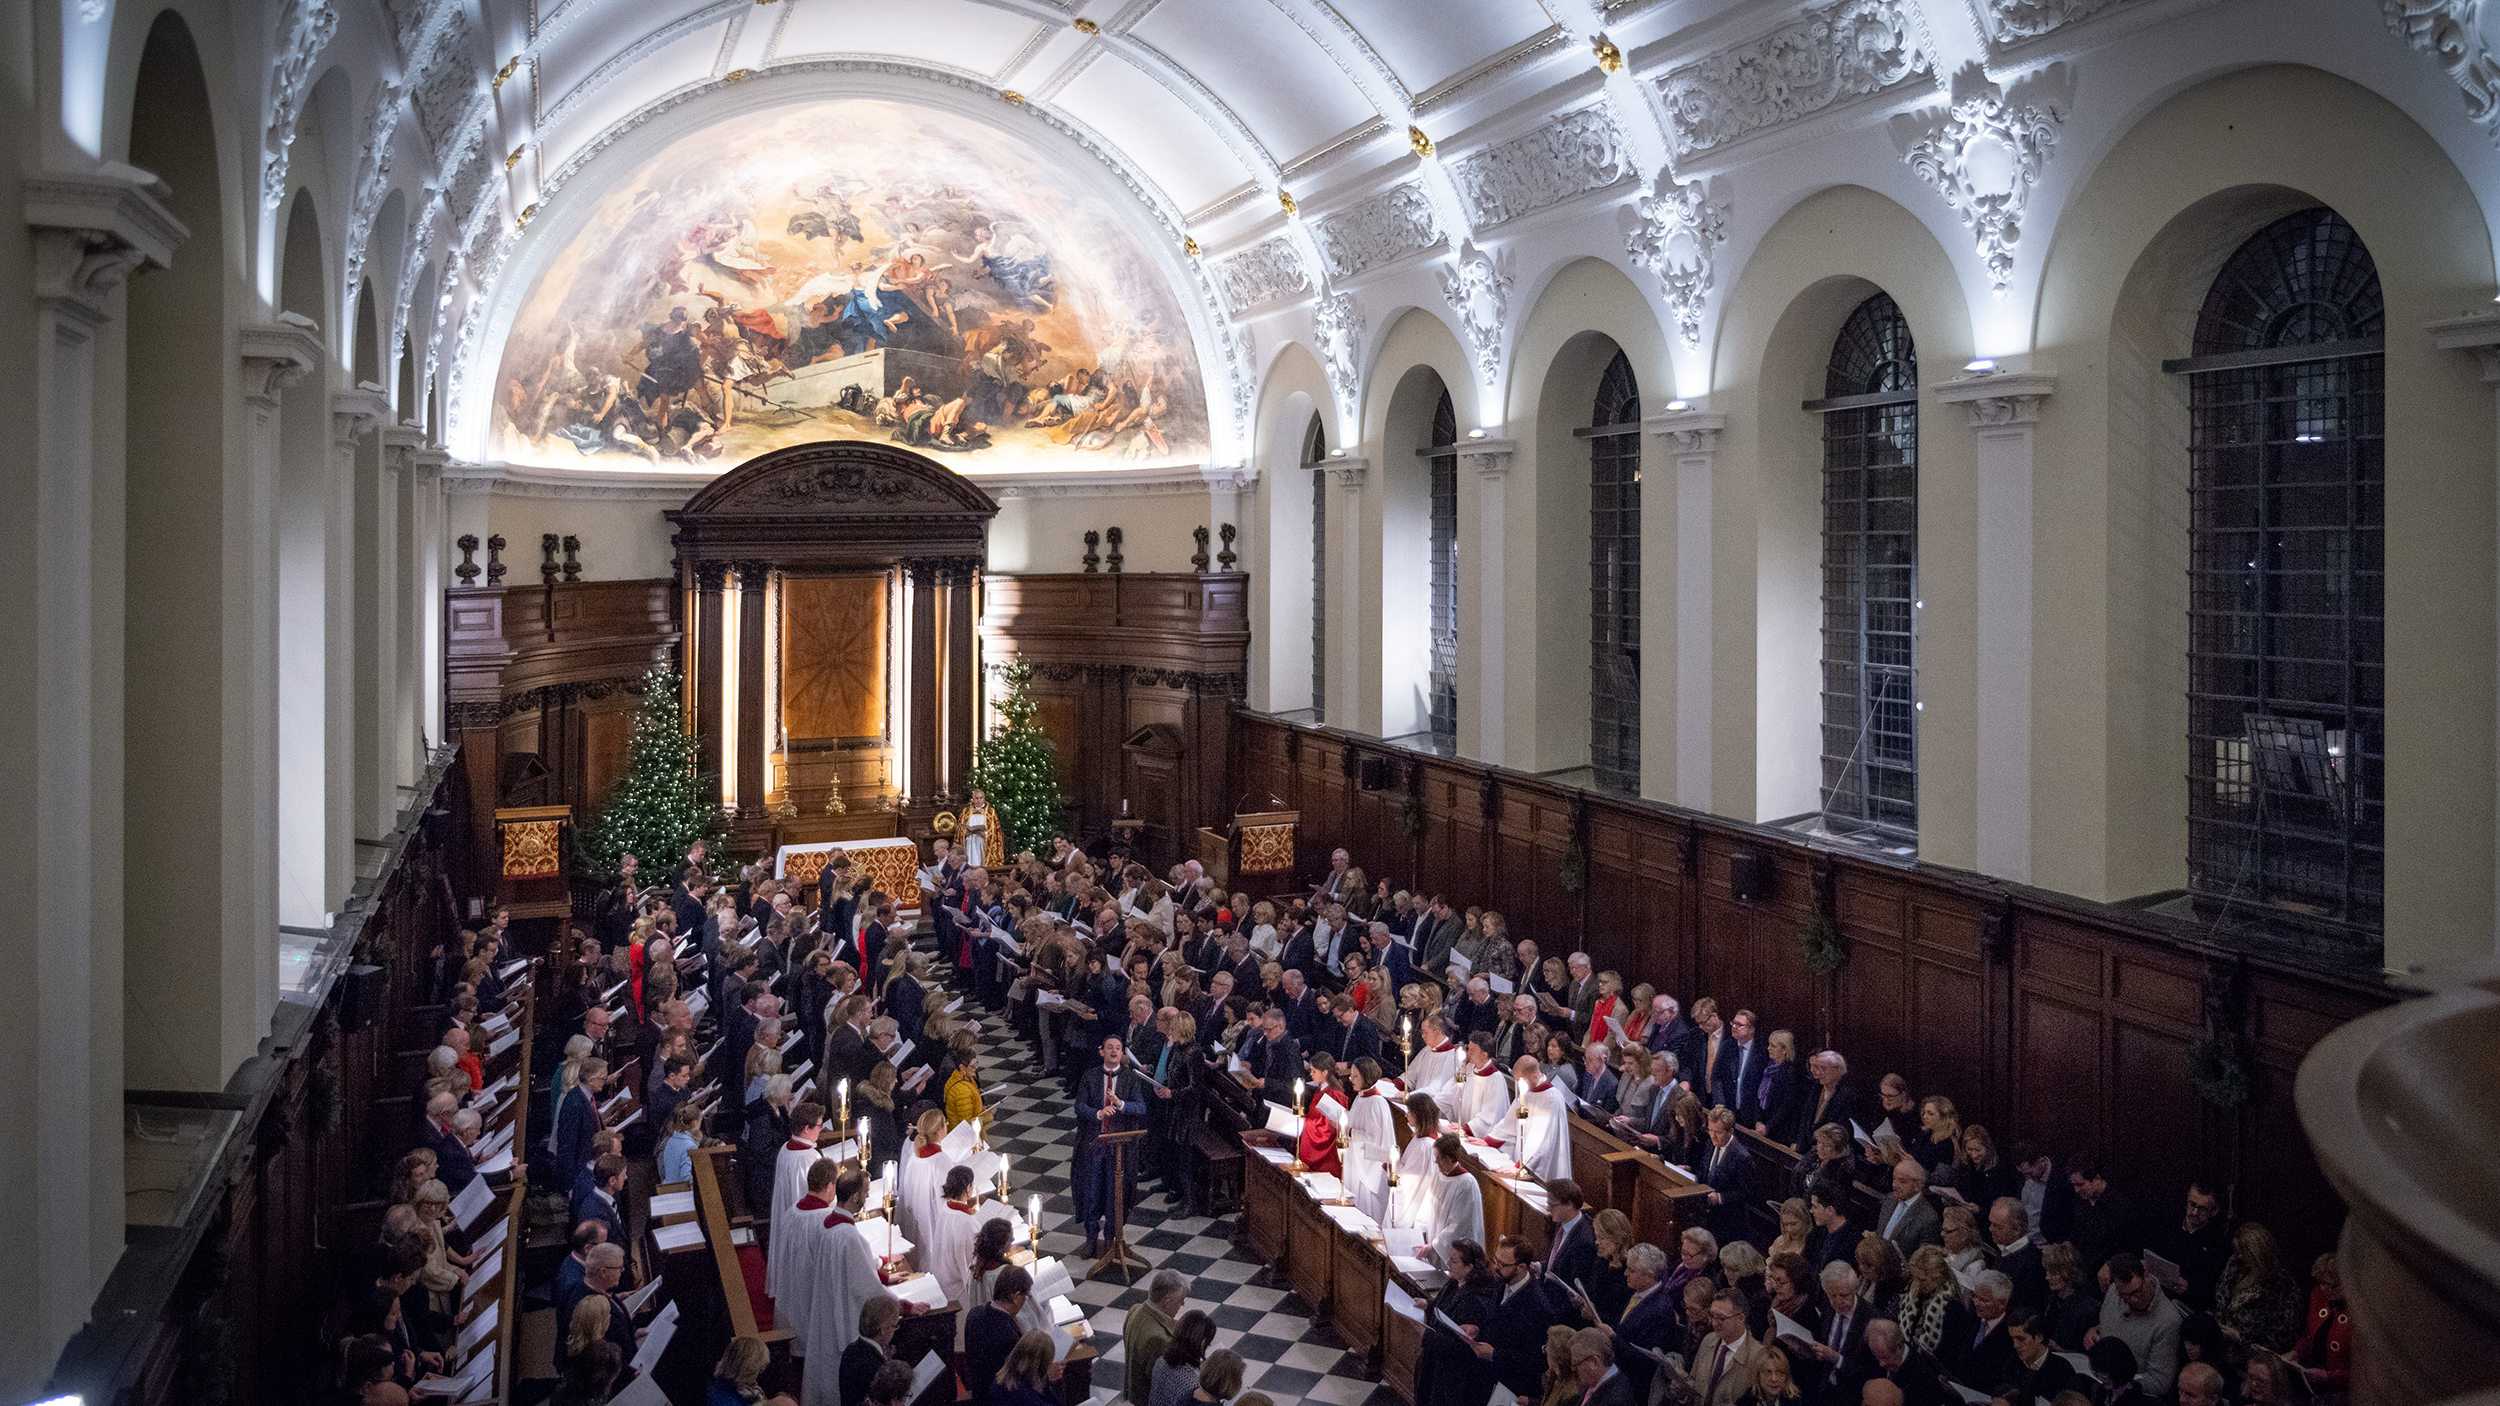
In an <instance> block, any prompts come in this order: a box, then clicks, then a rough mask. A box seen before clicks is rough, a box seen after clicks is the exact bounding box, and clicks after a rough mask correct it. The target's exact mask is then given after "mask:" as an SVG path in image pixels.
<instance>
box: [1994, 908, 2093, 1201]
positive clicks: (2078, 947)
mask: <svg viewBox="0 0 2500 1406" xmlns="http://www.w3.org/2000/svg"><path fill="white" fill-rule="evenodd" d="M2021 933H2022V936H2021V943H2020V946H2019V949H2018V957H2017V963H2018V965H2017V968H2016V971H2017V976H2016V980H2015V988H2014V1011H2013V1019H2014V1061H2013V1067H2014V1086H2013V1090H2012V1093H2013V1096H2014V1101H2013V1108H2012V1121H2013V1122H2014V1124H2015V1125H2016V1126H2018V1127H2021V1128H2023V1129H2025V1130H2027V1131H2028V1132H2029V1133H2030V1135H2031V1136H2032V1137H2033V1138H2035V1139H2037V1140H2039V1141H2040V1142H2042V1143H2044V1144H2046V1145H2047V1146H2050V1147H2053V1148H2056V1149H2058V1150H2059V1155H2061V1156H2062V1155H2064V1153H2065V1152H2067V1151H2071V1150H2073V1149H2075V1148H2084V1147H2099V1146H2101V1145H2102V1140H2103V1139H2104V1138H2105V1137H2107V1136H2108V1134H2109V1123H2108V1110H2107V1107H2106V1105H2105V1103H2104V1102H2103V1100H2102V1098H2101V1096H2100V1080H2101V1075H2102V1073H2103V1071H2104V1070H2106V1069H2107V1068H2108V1050H2107V1037H2106V1033H2105V1031H2104V1029H2103V1022H2102V1019H2101V1003H2102V996H2103V991H2104V989H2105V984H2106V983H2105V981H2104V978H2103V974H2102V959H2101V951H2100V948H2099V945H2098V944H2097V943H2095V942H2093V941H2092V935H2091V934H2090V933H2089V932H2088V931H2085V930H2082V929H2080V928H2078V927H2075V926H2073V925H2070V924H2064V923H2058V922H2055V921H2053V920H2048V921H2032V922H2026V923H2025V924H2024V925H2023V927H2022V929H2021Z"/></svg>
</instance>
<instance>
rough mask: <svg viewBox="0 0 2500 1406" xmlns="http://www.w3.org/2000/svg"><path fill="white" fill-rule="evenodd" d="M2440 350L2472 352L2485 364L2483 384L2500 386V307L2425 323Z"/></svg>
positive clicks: (2424, 326) (2426, 330)
mask: <svg viewBox="0 0 2500 1406" xmlns="http://www.w3.org/2000/svg"><path fill="white" fill-rule="evenodd" d="M2422 330H2423V331H2425V332H2428V333H2430V334H2431V342H2432V344H2433V345H2435V346H2437V347H2438V348H2439V349H2440V350H2441V351H2470V352H2472V353H2474V356H2475V359H2476V360H2478V361H2480V362H2481V363H2482V364H2483V384H2484V385H2487V386H2500V307H2496V308H2494V309H2492V310H2491V311H2489V312H2477V313H2469V314H2467V315H2466V316H2464V317H2451V318H2448V319H2445V320H2444V321H2440V322H2431V323H2425V324H2423V327H2422Z"/></svg>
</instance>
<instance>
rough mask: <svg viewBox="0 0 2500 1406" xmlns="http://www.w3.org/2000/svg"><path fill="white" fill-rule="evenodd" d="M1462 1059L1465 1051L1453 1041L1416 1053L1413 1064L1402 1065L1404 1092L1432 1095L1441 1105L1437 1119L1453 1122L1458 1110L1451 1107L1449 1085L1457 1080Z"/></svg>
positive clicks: (1452, 1101)
mask: <svg viewBox="0 0 2500 1406" xmlns="http://www.w3.org/2000/svg"><path fill="white" fill-rule="evenodd" d="M1466 1057H1467V1051H1466V1050H1465V1049H1463V1048H1461V1047H1460V1046H1459V1044H1458V1042H1457V1041H1455V1040H1452V1041H1449V1042H1446V1043H1444V1044H1443V1045H1442V1046H1441V1047H1440V1048H1438V1049H1429V1050H1423V1051H1420V1052H1419V1053H1417V1054H1416V1056H1415V1062H1414V1063H1412V1064H1410V1065H1408V1066H1406V1087H1407V1089H1408V1091H1409V1092H1412V1093H1419V1094H1430V1095H1432V1101H1433V1102H1434V1103H1436V1104H1439V1105H1440V1106H1441V1116H1442V1117H1444V1118H1450V1119H1456V1118H1457V1116H1458V1110H1457V1108H1455V1107H1454V1106H1453V1103H1454V1101H1455V1100H1454V1099H1453V1097H1452V1088H1451V1086H1452V1085H1454V1084H1455V1083H1456V1082H1457V1081H1458V1071H1459V1065H1460V1062H1461V1061H1462V1060H1464V1059H1465V1058H1466Z"/></svg>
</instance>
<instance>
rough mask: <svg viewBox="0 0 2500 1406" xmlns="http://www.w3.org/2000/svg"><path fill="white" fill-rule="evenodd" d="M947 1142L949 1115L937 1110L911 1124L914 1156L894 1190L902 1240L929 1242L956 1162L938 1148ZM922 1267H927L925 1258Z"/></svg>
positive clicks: (903, 1170)
mask: <svg viewBox="0 0 2500 1406" xmlns="http://www.w3.org/2000/svg"><path fill="white" fill-rule="evenodd" d="M945 1140H946V1115H945V1114H944V1113H943V1112H941V1111H939V1110H938V1109H935V1108H932V1109H929V1110H928V1111H926V1112H924V1113H922V1114H921V1115H920V1121H919V1122H917V1123H914V1124H912V1129H911V1143H912V1150H911V1156H909V1157H906V1158H904V1159H903V1169H902V1171H901V1172H900V1173H898V1174H897V1176H896V1180H898V1181H900V1182H901V1183H902V1185H900V1186H898V1187H896V1188H895V1189H894V1200H895V1214H896V1215H898V1216H900V1217H901V1218H902V1222H903V1227H902V1228H903V1238H904V1239H906V1240H909V1241H910V1242H912V1243H913V1244H915V1245H926V1244H928V1243H929V1233H928V1230H927V1227H928V1226H929V1225H931V1224H932V1223H934V1222H935V1221H936V1220H937V1208H938V1202H940V1201H942V1200H944V1199H945V1197H946V1174H947V1172H948V1171H950V1170H951V1169H953V1167H954V1165H955V1163H954V1159H952V1158H950V1157H948V1156H947V1155H946V1150H945V1149H944V1148H942V1147H940V1146H938V1144H939V1143H941V1142H943V1141H945ZM921 1267H922V1268H924V1269H925V1268H927V1267H928V1261H927V1260H926V1258H923V1260H922V1261H921Z"/></svg>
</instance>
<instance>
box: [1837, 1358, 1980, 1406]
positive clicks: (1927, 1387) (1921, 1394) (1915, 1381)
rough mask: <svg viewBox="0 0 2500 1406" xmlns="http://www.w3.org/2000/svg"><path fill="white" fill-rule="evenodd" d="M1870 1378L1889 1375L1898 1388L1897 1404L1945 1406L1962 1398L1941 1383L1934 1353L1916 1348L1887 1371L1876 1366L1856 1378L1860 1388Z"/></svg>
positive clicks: (1942, 1372) (1941, 1364)
mask: <svg viewBox="0 0 2500 1406" xmlns="http://www.w3.org/2000/svg"><path fill="white" fill-rule="evenodd" d="M1873 1377H1890V1378H1891V1379H1892V1383H1893V1385H1895V1386H1897V1387H1899V1388H1901V1406H1946V1403H1948V1402H1956V1403H1958V1402H1959V1401H1960V1400H1961V1399H1962V1398H1961V1397H1960V1396H1958V1395H1956V1394H1955V1393H1954V1392H1953V1391H1951V1390H1950V1389H1948V1388H1947V1387H1946V1386H1945V1384H1944V1364H1943V1363H1941V1362H1938V1361H1937V1360H1936V1354H1934V1353H1932V1352H1928V1351H1925V1350H1923V1349H1920V1348H1915V1347H1913V1348H1911V1349H1909V1354H1908V1355H1907V1356H1905V1357H1903V1358H1902V1359H1901V1365H1900V1366H1899V1367H1896V1368H1894V1369H1893V1370H1892V1371H1890V1372H1885V1371H1882V1370H1880V1369H1878V1370H1877V1371H1876V1372H1875V1373H1874V1374H1873V1376H1870V1377H1861V1378H1859V1379H1858V1382H1859V1385H1860V1386H1861V1387H1863V1386H1864V1385H1865V1384H1866V1383H1867V1382H1868V1381H1871V1380H1873Z"/></svg>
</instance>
